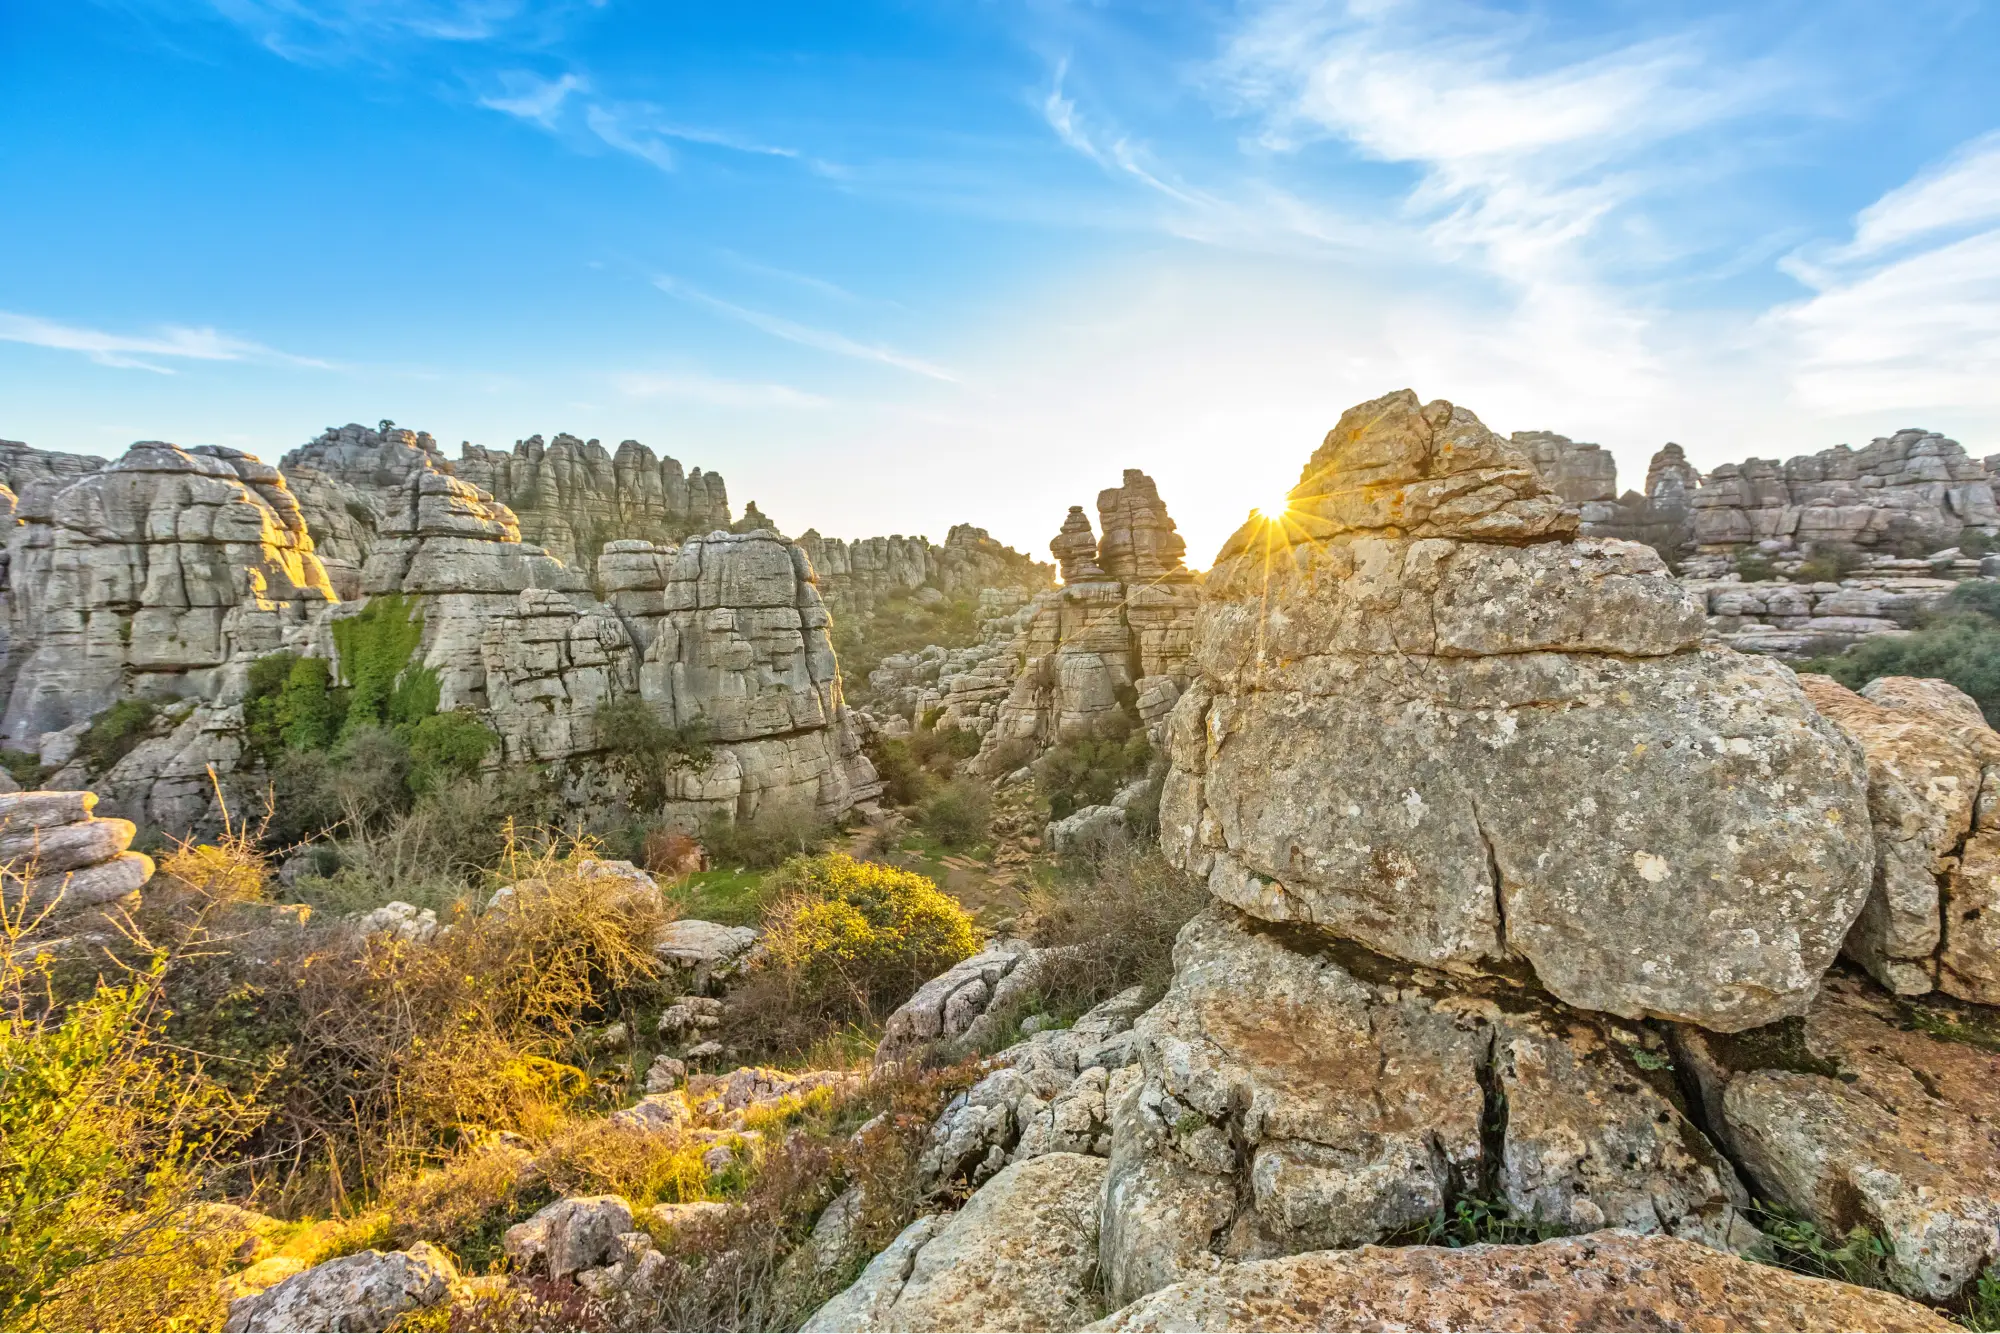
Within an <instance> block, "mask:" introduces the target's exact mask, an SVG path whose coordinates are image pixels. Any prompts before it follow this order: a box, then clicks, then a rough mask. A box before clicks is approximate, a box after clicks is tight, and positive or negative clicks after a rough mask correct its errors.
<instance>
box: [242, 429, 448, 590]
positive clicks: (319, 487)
mask: <svg viewBox="0 0 2000 1334" xmlns="http://www.w3.org/2000/svg"><path fill="white" fill-rule="evenodd" d="M278 470H279V471H280V472H282V473H283V474H284V475H285V480H286V481H287V482H289V483H290V484H291V487H292V490H293V492H294V494H296V495H297V496H298V499H299V509H300V511H301V512H302V513H303V514H304V515H305V520H306V527H307V528H308V529H309V530H310V531H311V532H312V535H313V543H314V547H315V550H317V551H318V553H319V557H320V560H321V561H322V562H323V563H324V564H325V566H326V570H327V575H328V577H329V578H330V579H331V580H332V582H333V588H334V591H335V592H336V593H338V594H339V596H340V597H341V599H342V600H343V601H348V600H352V599H354V598H357V597H360V596H361V571H362V567H363V566H365V565H366V564H367V563H368V556H369V553H370V552H372V551H373V550H374V547H375V539H376V535H377V533H378V532H379V531H380V530H381V528H382V525H383V523H384V521H385V520H386V519H387V518H388V517H389V511H390V509H391V508H394V507H395V506H396V505H397V504H398V503H399V501H400V498H401V496H402V494H403V493H404V492H406V491H407V490H408V488H409V486H410V483H411V479H412V478H413V477H415V476H416V475H417V474H418V473H421V472H428V471H443V472H449V471H450V470H451V466H450V465H449V464H448V463H446V462H445V461H444V457H443V455H441V454H440V453H439V452H438V447H437V441H436V440H434V439H433V438H432V437H431V435H430V433H429V432H428V431H410V430H403V429H399V428H396V427H394V426H391V425H390V424H388V423H384V424H383V429H381V430H371V429H370V428H368V427H366V426H363V425H361V424H360V423H358V422H350V423H348V424H347V425H346V426H339V427H334V426H329V427H327V429H326V430H325V431H324V432H322V433H321V434H320V435H318V436H316V437H315V438H314V439H312V440H311V441H309V442H308V443H306V444H304V445H301V446H300V447H299V448H297V449H295V450H293V451H291V453H289V454H287V455H285V456H284V457H283V458H282V459H280V460H278Z"/></svg>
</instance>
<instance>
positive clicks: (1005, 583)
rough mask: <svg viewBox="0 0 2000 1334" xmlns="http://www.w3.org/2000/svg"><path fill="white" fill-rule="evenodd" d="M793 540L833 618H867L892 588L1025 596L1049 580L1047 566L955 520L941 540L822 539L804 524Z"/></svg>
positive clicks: (892, 592)
mask: <svg viewBox="0 0 2000 1334" xmlns="http://www.w3.org/2000/svg"><path fill="white" fill-rule="evenodd" d="M799 546H800V547H801V548H803V549H804V551H805V553H806V558H807V559H808V560H810V561H811V562H812V568H813V573H814V576H815V577H816V579H817V580H818V583H819V589H820V593H821V596H822V597H824V598H825V600H826V603H827V605H828V606H829V607H830V608H832V610H833V611H834V613H835V614H836V615H838V616H842V617H846V616H862V617H866V616H869V615H871V614H873V612H874V611H875V609H876V608H877V607H878V606H880V605H881V603H883V602H884V601H886V600H888V599H889V598H891V597H895V596H897V595H899V594H920V593H921V590H923V589H925V588H932V589H936V590H937V592H938V593H940V594H942V595H944V596H945V597H947V598H965V597H977V596H978V595H979V593H980V591H981V590H982V589H987V588H995V589H1015V588H1018V589H1022V590H1025V591H1026V592H1027V593H1028V594H1029V595H1030V596H1032V595H1033V594H1035V593H1039V592H1041V591H1042V590H1043V589H1045V588H1047V587H1048V586H1049V583H1050V569H1049V567H1048V566H1047V565H1046V564H1043V563H1042V562H1040V561H1037V560H1033V559H1031V558H1030V557H1028V556H1026V555H1024V554H1023V553H1021V552H1019V551H1016V550H1014V549H1013V548H1012V547H1010V546H1005V545H1003V544H1002V543H1000V542H997V541H995V540H994V539H993V537H992V535H991V534H989V533H988V532H987V531H986V530H985V529H984V528H975V527H973V526H972V525H971V524H969V523H955V524H953V525H952V526H951V531H950V532H949V533H948V534H947V535H946V536H945V540H944V542H943V543H942V544H938V543H933V542H932V541H931V540H930V539H929V538H927V537H904V536H902V535H900V534H898V535H896V536H893V537H862V538H856V539H854V540H852V541H845V540H843V539H841V538H838V537H821V536H820V535H819V532H818V530H817V529H811V528H808V529H807V530H806V532H805V535H804V536H802V537H800V538H799Z"/></svg>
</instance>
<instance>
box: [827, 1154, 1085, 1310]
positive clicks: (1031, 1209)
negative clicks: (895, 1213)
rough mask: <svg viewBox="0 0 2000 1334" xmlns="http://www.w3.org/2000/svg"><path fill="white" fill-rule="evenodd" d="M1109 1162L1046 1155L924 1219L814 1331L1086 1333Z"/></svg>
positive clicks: (839, 1298) (872, 1265) (835, 1302)
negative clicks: (955, 1207)
mask: <svg viewBox="0 0 2000 1334" xmlns="http://www.w3.org/2000/svg"><path fill="white" fill-rule="evenodd" d="M1103 1180H1104V1160H1103V1159H1102V1158H1088V1157H1084V1156H1082V1155H1080V1154H1073V1153H1052V1154H1045V1155H1043V1156H1042V1157H1039V1158H1032V1159H1029V1160H1027V1161H1025V1162H1020V1163H1016V1164H1015V1165H1014V1166H1012V1167H1009V1168H1008V1169H1007V1170H1006V1171H1004V1172H1002V1173H1001V1174H1000V1175H999V1176H997V1177H995V1178H994V1179H993V1181H992V1182H991V1183H989V1184H988V1185H987V1187H986V1188H985V1189H984V1190H982V1191H980V1192H979V1193H978V1194H977V1195H975V1196H973V1197H972V1199H971V1201H970V1202H968V1203H967V1204H966V1206H965V1207H964V1208H963V1209H961V1210H959V1211H958V1212H957V1213H956V1214H951V1215H948V1216H946V1217H942V1218H940V1217H938V1216H935V1215H930V1216H926V1217H923V1218H919V1219H918V1220H917V1221H916V1222H914V1223H912V1224H911V1225H910V1226H909V1227H908V1228H907V1229H905V1230H904V1232H903V1234H902V1236H900V1237H898V1238H897V1239H896V1241H895V1242H894V1243H892V1244H891V1245H890V1247H889V1249H887V1250H885V1251H884V1252H883V1253H882V1254H881V1255H880V1256H878V1257H876V1259H875V1260H874V1261H873V1262H872V1263H870V1264H869V1266H868V1268H867V1270H866V1271H865V1272H864V1273H863V1274H862V1276H861V1277H860V1278H859V1279H858V1280H856V1281H855V1283H854V1286H852V1287H851V1288H849V1289H847V1291H845V1292H843V1293H841V1294H840V1295H839V1296H837V1297H835V1298H834V1299H833V1300H832V1301H830V1302H828V1303H827V1304H826V1305H825V1306H823V1307H821V1308H820V1309H819V1310H818V1311H817V1312H816V1313H814V1315H813V1317H812V1318H811V1319H810V1320H808V1321H806V1323H805V1325H804V1328H805V1329H807V1330H851V1331H878V1330H879V1331H888V1330H942V1329H967V1330H972V1329H978V1330H1062V1329H1076V1328H1079V1327H1080V1326H1082V1325H1083V1324H1085V1323H1086V1322H1088V1321H1089V1320H1090V1319H1091V1318H1092V1317H1093V1316H1095V1315H1096V1314H1097V1311H1098V1310H1101V1309H1102V1308H1095V1309H1093V1301H1092V1296H1091V1291H1090V1278H1091V1270H1092V1267H1093V1265H1094V1263H1095V1257H1096V1253H1097V1194H1098V1190H1099V1188H1100V1186H1101V1184H1102V1182H1103Z"/></svg>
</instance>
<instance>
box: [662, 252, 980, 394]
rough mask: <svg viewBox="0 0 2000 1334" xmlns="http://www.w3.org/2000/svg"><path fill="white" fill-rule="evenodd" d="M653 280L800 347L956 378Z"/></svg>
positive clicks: (883, 350)
mask: <svg viewBox="0 0 2000 1334" xmlns="http://www.w3.org/2000/svg"><path fill="white" fill-rule="evenodd" d="M653 284H654V286H656V287H658V288H659V289H660V290H661V291H662V292H665V293H667V294H668V295H669V296H674V297H679V298H680V299H681V300H683V301H691V302H694V303H695V304H697V305H700V306H706V307H707V308H708V309H710V310H713V311H715V312H717V313H718V314H722V315H727V316H728V317H729V318H730V319H733V320H737V321H740V322H741V323H744V324H747V325H749V326H750V327H751V328H753V329H757V330H761V331H762V332H764V333H767V334H770V335H771V336H772V337H773V338H782V339H784V340H785V341H786V342H788V343H797V344H799V345H801V346H803V347H811V348H818V349H819V350H820V351H822V352H831V353H833V354H834V355H836V356H842V357H852V358H853V359H855V360H856V361H873V362H877V363H880V364H881V365H884V366H894V367H895V368H896V369H897V370H902V371H908V372H910V373H911V374H913V375H922V376H926V377H928V378H930V379H933V380H943V381H946V382H948V383H953V384H955V383H957V382H958V379H959V377H958V376H957V375H956V374H954V373H953V372H952V371H950V370H948V369H946V368H945V367H943V366H939V365H937V364H936V363H934V362H929V361H925V360H923V359H921V358H918V357H913V356H910V355H909V354H908V353H904V352H898V351H897V350H895V349H894V348H890V347H883V346H880V345H878V344H873V343H862V342H858V341H856V340H855V339H852V338H849V337H847V336H846V335H845V334H839V333H834V332H833V331H831V330H828V329H816V328H813V327H812V326H810V325H805V324H799V323H797V322H795V321H792V320H788V319H785V318H783V317H782V316H778V315H771V314H768V313H766V312H764V311H761V310H752V309H750V308H749V307H748V306H739V305H737V304H736V303H735V302H733V301H725V300H723V299H722V298H721V297H718V296H711V295H710V294H709V293H707V292H704V291H701V290H700V289H698V288H694V287H690V286H688V285H687V284H686V283H684V282H681V281H679V280H678V279H676V278H671V277H666V276H661V277H658V278H655V279H654V280H653Z"/></svg>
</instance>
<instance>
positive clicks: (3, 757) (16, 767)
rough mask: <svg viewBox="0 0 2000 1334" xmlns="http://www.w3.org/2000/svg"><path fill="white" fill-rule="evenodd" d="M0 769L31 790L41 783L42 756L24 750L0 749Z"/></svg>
mask: <svg viewBox="0 0 2000 1334" xmlns="http://www.w3.org/2000/svg"><path fill="white" fill-rule="evenodd" d="M0 769H4V770H6V771H7V776H8V777H9V778H11V779H13V780H14V781H15V782H17V783H19V784H20V785H21V786H22V787H24V788H27V789H28V790H29V791H33V790H34V789H36V788H39V787H40V786H41V785H42V778H43V773H42V757H41V756H39V755H36V754H34V753H33V752H32V751H26V750H12V749H4V750H0Z"/></svg>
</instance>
